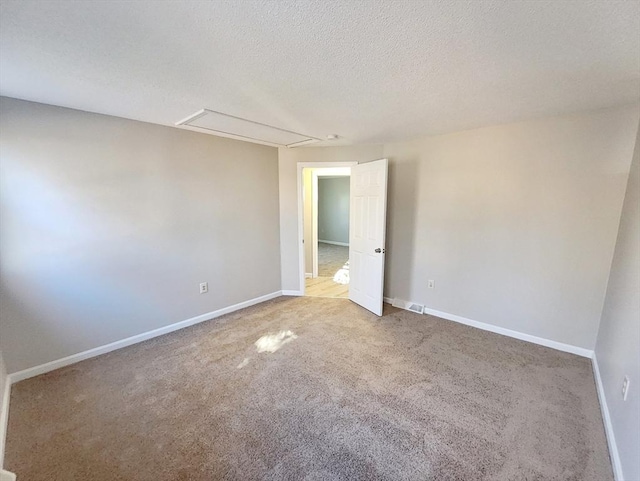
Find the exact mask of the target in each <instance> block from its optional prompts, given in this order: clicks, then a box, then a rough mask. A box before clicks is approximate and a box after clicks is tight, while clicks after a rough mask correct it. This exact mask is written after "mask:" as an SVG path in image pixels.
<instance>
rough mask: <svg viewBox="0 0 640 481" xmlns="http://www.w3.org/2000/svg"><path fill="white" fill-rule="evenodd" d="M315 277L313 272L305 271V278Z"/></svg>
mask: <svg viewBox="0 0 640 481" xmlns="http://www.w3.org/2000/svg"><path fill="white" fill-rule="evenodd" d="M312 277H313V274H312V273H311V272H305V273H304V278H305V279H311V278H312Z"/></svg>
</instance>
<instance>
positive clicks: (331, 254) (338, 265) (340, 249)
mask: <svg viewBox="0 0 640 481" xmlns="http://www.w3.org/2000/svg"><path fill="white" fill-rule="evenodd" d="M348 261H349V247H347V246H336V245H333V244H327V243H326V242H318V276H319V277H333V276H335V275H336V273H337V272H338V271H339V270H340V269H342V268H343V267H344V265H345V264H346V263H347V262H348Z"/></svg>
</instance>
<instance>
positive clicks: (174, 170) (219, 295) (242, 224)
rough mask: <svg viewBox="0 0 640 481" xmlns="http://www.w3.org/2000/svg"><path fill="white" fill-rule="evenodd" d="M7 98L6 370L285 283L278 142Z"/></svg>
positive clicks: (3, 142) (3, 175)
mask: <svg viewBox="0 0 640 481" xmlns="http://www.w3.org/2000/svg"><path fill="white" fill-rule="evenodd" d="M0 102H1V104H0V109H1V112H2V115H1V125H0V152H1V154H0V155H1V162H0V169H1V170H0V179H1V184H0V206H1V212H0V249H1V250H2V260H1V266H0V267H1V269H0V282H1V296H2V297H1V310H0V318H1V321H2V322H1V325H0V348H1V349H2V351H3V353H4V356H5V361H6V364H7V369H8V371H9V372H16V371H19V370H22V369H26V368H29V367H33V366H36V365H39V364H42V363H46V362H48V361H52V360H56V359H60V358H62V357H65V356H68V355H71V354H75V353H78V352H81V351H85V350H88V349H91V348H95V347H97V346H101V345H104V344H108V343H110V342H114V341H117V340H121V339H124V338H127V337H129V336H133V335H136V334H140V333H143V332H147V331H150V330H153V329H156V328H160V327H163V326H167V325H169V324H173V323H175V322H179V321H182V320H186V319H189V318H191V317H194V316H198V315H201V314H205V313H208V312H211V311H214V310H217V309H220V308H223V307H227V306H230V305H233V304H236V303H239V302H243V301H246V300H249V299H253V298H256V297H259V296H262V295H266V294H270V293H273V292H277V291H279V290H280V258H279V257H280V256H279V252H280V245H279V228H278V223H279V222H278V217H279V214H278V153H277V150H276V149H275V148H272V147H266V146H261V145H256V144H250V143H247V142H240V141H236V140H231V139H224V138H220V137H215V136H211V135H206V134H200V133H195V132H189V131H186V130H180V129H176V128H170V127H163V126H159V125H152V124H146V123H142V122H135V121H131V120H125V119H121V118H116V117H109V116H104V115H97V114H90V113H86V112H80V111H76V110H70V109H64V108H59V107H53V106H47V105H42V104H37V103H31V102H24V101H19V100H15V99H9V98H2V99H1V100H0ZM257 274H259V275H257ZM205 281H206V282H208V283H209V292H208V293H207V294H199V283H201V282H205Z"/></svg>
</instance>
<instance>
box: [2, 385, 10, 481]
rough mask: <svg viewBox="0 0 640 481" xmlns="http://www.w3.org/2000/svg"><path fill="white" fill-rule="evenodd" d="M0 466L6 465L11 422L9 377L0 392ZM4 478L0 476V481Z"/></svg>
mask: <svg viewBox="0 0 640 481" xmlns="http://www.w3.org/2000/svg"><path fill="white" fill-rule="evenodd" d="M0 395H2V398H0V403H2V404H1V405H0V468H2V467H3V466H4V446H5V444H4V443H5V440H6V439H7V425H8V424H9V401H10V400H11V379H10V378H9V377H7V382H6V383H5V386H4V390H3V392H1V393H0ZM2 480H3V478H1V477H0V481H2Z"/></svg>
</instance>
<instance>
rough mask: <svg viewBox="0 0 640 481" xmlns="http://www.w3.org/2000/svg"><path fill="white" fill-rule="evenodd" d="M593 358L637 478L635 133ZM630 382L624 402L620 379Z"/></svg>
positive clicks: (639, 267) (638, 162)
mask: <svg viewBox="0 0 640 481" xmlns="http://www.w3.org/2000/svg"><path fill="white" fill-rule="evenodd" d="M596 357H597V360H598V366H599V368H600V376H601V379H602V384H603V387H604V395H605V398H606V400H607V407H608V408H609V414H610V416H611V424H612V426H613V431H614V433H615V438H616V444H617V446H618V452H619V453H620V460H621V464H622V470H623V473H624V479H628V480H632V479H640V458H639V457H638V453H640V130H639V131H638V136H637V138H636V149H635V154H634V156H633V163H632V165H631V173H630V174H629V181H628V183H627V190H626V195H625V199H624V207H623V209H622V217H621V219H620V229H619V231H618V239H617V242H616V248H615V254H614V257H613V263H612V265H611V275H610V276H609V285H608V288H607V296H606V299H605V303H604V309H603V311H602V320H601V321H600V330H599V332H598V342H597V345H596ZM625 375H628V376H629V378H630V379H631V385H630V390H629V393H628V395H627V400H626V401H623V399H622V392H621V390H622V380H623V378H624V376H625Z"/></svg>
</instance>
